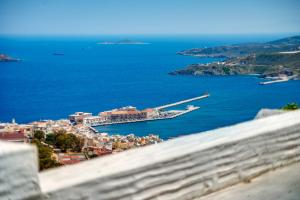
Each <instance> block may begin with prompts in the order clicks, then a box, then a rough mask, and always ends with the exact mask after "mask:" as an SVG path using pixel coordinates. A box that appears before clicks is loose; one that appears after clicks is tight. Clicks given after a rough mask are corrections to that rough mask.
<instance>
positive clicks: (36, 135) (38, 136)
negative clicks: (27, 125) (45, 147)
mask: <svg viewBox="0 0 300 200" xmlns="http://www.w3.org/2000/svg"><path fill="white" fill-rule="evenodd" d="M33 137H34V139H37V140H39V141H43V140H44V139H45V133H44V131H40V130H35V131H34V133H33Z"/></svg>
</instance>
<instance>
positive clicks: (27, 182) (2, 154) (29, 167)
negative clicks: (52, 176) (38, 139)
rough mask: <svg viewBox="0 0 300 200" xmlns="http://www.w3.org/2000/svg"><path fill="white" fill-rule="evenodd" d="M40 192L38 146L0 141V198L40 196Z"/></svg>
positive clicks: (11, 198)
mask: <svg viewBox="0 0 300 200" xmlns="http://www.w3.org/2000/svg"><path fill="white" fill-rule="evenodd" d="M40 193H41V191H40V186H39V181H38V161H37V152H36V148H35V147H34V146H30V145H25V144H16V143H12V142H10V143H8V142H1V141H0V199H1V200H6V199H7V200H8V199H9V200H13V199H27V198H33V197H36V198H38V197H39V196H40Z"/></svg>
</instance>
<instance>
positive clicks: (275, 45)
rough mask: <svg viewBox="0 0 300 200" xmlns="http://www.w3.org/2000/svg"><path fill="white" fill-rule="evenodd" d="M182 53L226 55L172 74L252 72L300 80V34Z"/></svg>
mask: <svg viewBox="0 0 300 200" xmlns="http://www.w3.org/2000/svg"><path fill="white" fill-rule="evenodd" d="M178 54H180V55H185V56H196V57H201V58H205V57H206V58H207V57H210V58H221V59H222V58H223V60H222V61H218V62H212V63H207V64H191V65H188V66H187V67H185V68H184V69H179V70H176V71H173V72H170V73H169V74H171V75H222V76H223V75H250V74H257V75H259V76H260V77H262V78H271V79H280V80H282V79H284V80H290V79H300V36H294V37H288V38H283V39H280V40H275V41H271V42H267V43H247V44H238V45H229V46H217V47H209V48H194V49H189V50H184V51H180V52H178Z"/></svg>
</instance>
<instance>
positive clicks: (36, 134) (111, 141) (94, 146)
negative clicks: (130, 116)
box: [0, 115, 162, 169]
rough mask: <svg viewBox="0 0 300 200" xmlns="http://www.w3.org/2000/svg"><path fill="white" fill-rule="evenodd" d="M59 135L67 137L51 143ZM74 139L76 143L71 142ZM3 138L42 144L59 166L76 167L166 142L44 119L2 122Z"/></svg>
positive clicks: (78, 123)
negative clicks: (99, 131)
mask: <svg viewBox="0 0 300 200" xmlns="http://www.w3.org/2000/svg"><path fill="white" fill-rule="evenodd" d="M82 116H84V115H82ZM40 135H42V136H40ZM59 136H63V137H61V138H62V140H61V141H58V143H55V142H53V141H51V140H52V138H55V137H56V138H59ZM68 136H72V137H68ZM72 138H73V139H74V142H73V141H71V139H72ZM0 139H1V140H5V141H9V142H21V143H37V142H38V144H40V145H42V146H44V147H46V148H49V149H50V151H51V159H53V160H54V161H55V162H56V163H57V164H58V166H59V165H69V164H75V163H79V162H82V161H85V160H89V159H91V158H94V157H99V156H104V155H107V154H114V153H117V152H122V151H125V150H128V149H132V148H137V147H141V146H145V145H150V144H156V143H159V142H161V141H162V140H161V139H160V138H159V136H158V135H154V134H149V135H148V136H143V137H139V136H135V135H134V134H129V135H108V134H107V133H98V132H97V131H96V130H95V129H93V128H91V127H89V126H86V125H84V124H82V123H80V122H79V121H77V123H76V124H74V123H72V122H71V121H70V120H67V119H62V120H42V121H35V122H31V123H28V124H18V123H16V122H15V121H14V120H13V121H12V122H11V123H0ZM72 143H74V144H72ZM74 145H75V146H74ZM59 147H61V148H59ZM38 148H39V145H38ZM40 164H41V163H40ZM40 167H41V166H40ZM40 169H41V168H40ZM42 169H44V168H42Z"/></svg>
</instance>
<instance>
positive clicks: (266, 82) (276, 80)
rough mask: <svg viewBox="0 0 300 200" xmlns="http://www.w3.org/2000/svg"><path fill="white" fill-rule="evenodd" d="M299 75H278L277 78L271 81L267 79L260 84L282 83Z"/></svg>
mask: <svg viewBox="0 0 300 200" xmlns="http://www.w3.org/2000/svg"><path fill="white" fill-rule="evenodd" d="M296 76H297V75H293V76H284V77H277V78H276V79H275V80H271V81H265V82H260V83H259V84H260V85H268V84H273V83H281V82H286V81H289V80H291V79H293V78H295V77H296Z"/></svg>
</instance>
